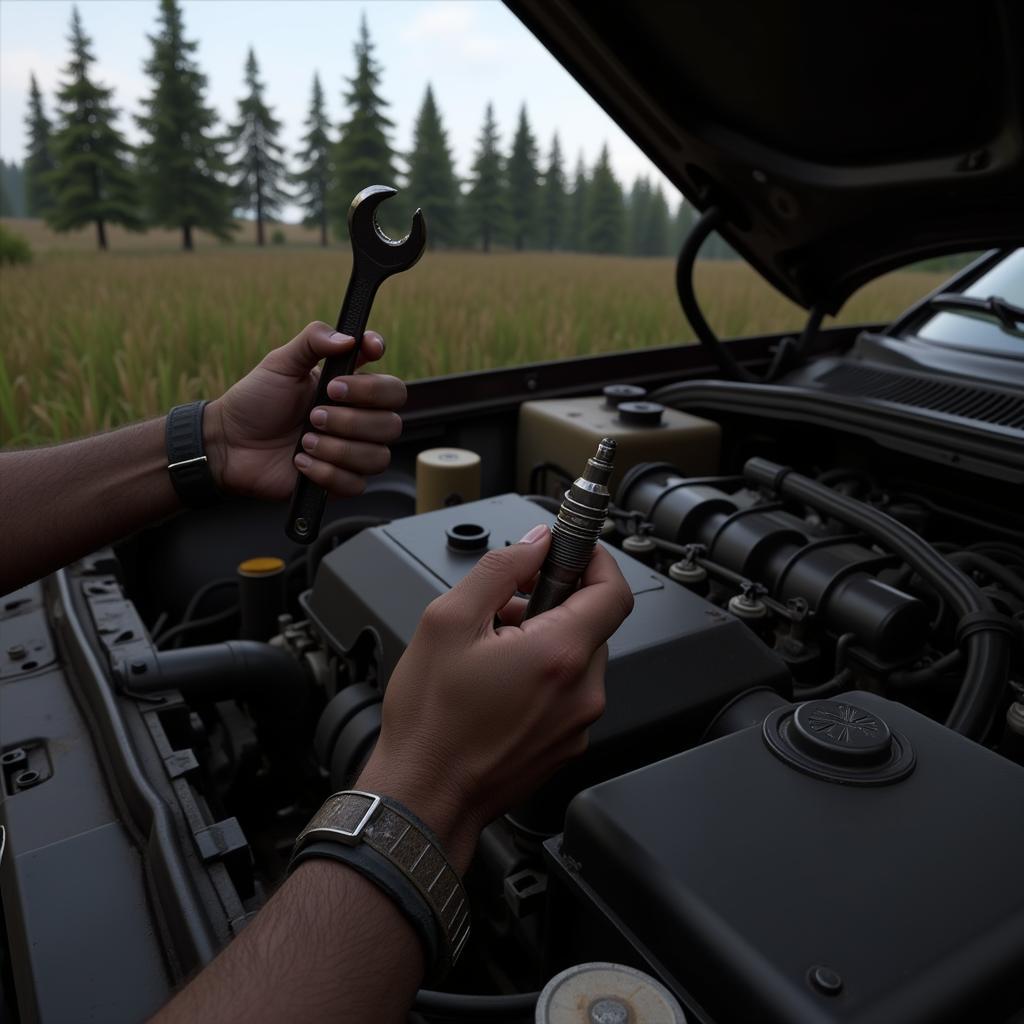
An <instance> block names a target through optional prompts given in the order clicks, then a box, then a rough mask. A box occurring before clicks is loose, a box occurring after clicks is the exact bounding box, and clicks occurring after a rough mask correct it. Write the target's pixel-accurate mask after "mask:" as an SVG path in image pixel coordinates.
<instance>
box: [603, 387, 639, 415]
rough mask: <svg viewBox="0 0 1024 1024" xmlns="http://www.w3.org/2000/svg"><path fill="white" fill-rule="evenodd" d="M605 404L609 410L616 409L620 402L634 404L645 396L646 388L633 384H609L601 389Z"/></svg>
mask: <svg viewBox="0 0 1024 1024" xmlns="http://www.w3.org/2000/svg"><path fill="white" fill-rule="evenodd" d="M601 394H603V395H604V400H605V403H606V404H607V405H608V407H609V408H611V409H615V408H618V406H619V404H620V403H621V402H635V401H637V400H638V399H641V398H643V397H644V395H646V394H647V388H641V387H637V386H636V385H635V384H609V385H607V386H606V387H605V388H603V389H602V391H601Z"/></svg>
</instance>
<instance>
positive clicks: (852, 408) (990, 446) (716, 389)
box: [656, 380, 1024, 483]
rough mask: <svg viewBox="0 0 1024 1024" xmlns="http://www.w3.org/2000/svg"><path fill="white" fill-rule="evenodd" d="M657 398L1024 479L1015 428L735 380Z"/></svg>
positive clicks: (694, 384)
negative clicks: (804, 425)
mask: <svg viewBox="0 0 1024 1024" xmlns="http://www.w3.org/2000/svg"><path fill="white" fill-rule="evenodd" d="M656 399H657V400H658V401H660V402H663V403H664V404H665V405H669V406H672V407H674V408H686V409H696V408H699V409H714V410H720V411H723V412H733V413H742V414H744V415H749V416H765V417H767V418H770V419H789V420H801V421H803V422H808V423H815V424H818V425H821V426H827V427H830V428H833V429H837V430H844V431H847V432H850V433H854V434H859V435H861V436H864V437H868V438H871V440H873V441H875V442H876V443H878V444H879V445H881V446H882V447H885V448H893V449H896V450H899V451H906V452H910V453H912V454H914V455H917V456H919V457H922V458H927V459H928V460H929V461H931V462H937V463H941V464H943V465H954V466H958V467H959V468H962V469H968V470H972V471H974V472H976V473H981V474H983V475H985V476H991V477H995V478H996V479H1000V480H1005V481H1008V482H1013V483H1024V445H1022V444H1021V441H1020V432H1019V431H1008V430H1007V431H1002V432H1000V431H999V430H998V429H988V430H986V429H983V428H982V427H981V426H980V425H979V426H977V427H974V426H971V425H970V424H967V423H964V422H952V421H949V420H945V419H942V418H939V417H936V416H928V415H927V414H925V413H923V412H919V411H917V410H915V409H911V408H899V407H896V406H892V407H888V406H886V405H884V404H883V403H880V402H873V401H871V399H869V398H861V397H858V398H856V399H848V398H845V397H844V396H842V395H836V394H833V393H831V392H827V391H809V390H805V389H803V388H794V387H786V386H779V385H771V384H744V383H740V382H737V381H717V380H698V381H689V382H686V383H683V384H680V385H678V386H675V387H672V388H671V389H665V391H664V392H663V393H661V394H658V395H656Z"/></svg>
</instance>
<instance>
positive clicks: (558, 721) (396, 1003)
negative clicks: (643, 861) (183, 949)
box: [157, 526, 633, 1024]
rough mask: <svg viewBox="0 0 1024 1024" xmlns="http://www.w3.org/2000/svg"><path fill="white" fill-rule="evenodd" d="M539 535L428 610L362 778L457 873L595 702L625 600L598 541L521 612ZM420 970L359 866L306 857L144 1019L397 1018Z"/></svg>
mask: <svg viewBox="0 0 1024 1024" xmlns="http://www.w3.org/2000/svg"><path fill="white" fill-rule="evenodd" d="M549 541H550V534H549V532H548V529H547V527H546V526H541V527H537V528H535V529H534V530H531V531H530V533H528V534H527V535H526V536H525V537H524V538H523V541H522V542H521V543H519V544H513V545H512V546H511V547H507V548H505V549H504V550H501V551H491V552H489V553H488V554H487V555H485V556H484V557H483V558H482V559H481V560H480V562H479V564H478V565H477V566H476V568H475V569H474V570H473V571H472V572H471V573H470V574H469V575H468V576H467V577H466V578H465V579H464V580H463V581H462V582H461V583H460V584H459V585H458V586H456V587H454V588H452V590H451V591H449V592H448V593H447V594H445V595H444V596H443V597H440V598H438V599H437V600H436V601H434V602H433V603H432V604H431V605H430V606H429V607H428V608H427V610H426V612H425V613H424V615H423V619H422V620H421V622H420V626H419V628H418V629H417V631H416V635H415V636H414V637H413V639H412V642H411V643H410V644H409V648H408V650H406V652H405V654H404V655H403V657H402V660H401V661H400V662H399V663H398V666H397V667H396V669H395V671H394V672H393V673H392V676H391V681H390V682H389V683H388V689H387V693H386V695H385V697H384V724H383V729H382V730H381V735H380V739H379V740H378V742H377V746H376V747H375V749H374V752H373V754H372V756H371V757H370V761H369V763H368V764H367V766H366V767H365V768H364V769H363V772H362V774H361V775H360V777H359V782H358V786H359V787H360V788H362V789H367V790H370V791H376V792H378V793H382V794H384V795H386V796H390V797H393V798H394V799H397V800H400V801H401V802H402V803H404V804H406V805H407V806H408V807H409V808H410V809H411V810H412V811H414V812H415V813H416V814H417V815H419V816H420V817H421V818H422V819H423V820H424V821H425V822H426V823H427V824H428V825H429V826H431V828H432V829H433V830H434V831H435V832H436V833H437V835H438V837H439V838H440V840H441V842H442V843H443V844H444V847H445V851H446V852H447V854H448V856H449V857H450V858H451V859H452V862H453V864H454V866H455V867H456V868H458V869H459V870H460V871H464V870H465V868H466V867H467V865H468V864H469V860H470V857H471V856H472V852H473V846H474V845H475V843H476V838H477V834H478V833H479V831H480V829H481V827H482V826H483V825H485V824H486V823H487V822H488V821H490V820H491V819H492V818H494V817H495V816H496V815H498V814H500V813H501V812H502V811H503V810H505V809H507V808H509V807H511V806H513V805H515V804H516V803H518V802H520V801H521V800H522V799H523V798H524V797H526V796H528V795H529V794H530V793H531V792H532V791H533V790H534V789H535V788H536V787H537V786H538V785H539V784H540V783H541V782H543V781H544V779H546V778H547V776H548V775H550V774H551V772H553V771H554V770H555V769H556V768H557V767H558V766H559V765H560V764H562V763H563V762H564V761H567V760H568V759H569V758H570V757H573V756H574V755H576V754H580V753H582V751H583V750H584V748H585V747H586V745H587V727H588V726H589V725H590V723H591V722H593V721H594V720H595V719H597V718H598V717H600V715H601V712H602V711H603V710H604V669H605V663H606V661H607V648H606V647H605V641H606V640H607V639H608V637H610V636H611V635H612V633H614V632H615V630H616V629H618V627H619V625H620V624H621V622H622V620H623V619H624V618H625V617H626V616H627V615H628V614H629V612H630V610H631V609H632V607H633V595H632V594H631V593H630V590H629V587H628V586H627V584H626V581H625V580H624V579H623V578H622V573H621V572H619V567H618V566H617V565H616V564H615V559H613V558H612V556H611V555H610V554H608V552H607V551H605V549H604V548H602V547H601V546H600V545H598V548H597V550H596V551H595V552H594V557H593V560H592V561H591V563H590V567H589V568H588V569H587V571H586V573H585V574H584V576H583V585H582V587H581V588H580V589H579V590H578V591H577V592H576V593H575V594H573V595H572V596H571V597H570V598H569V599H568V600H567V601H566V602H565V604H563V605H560V606H559V607H557V608H552V609H551V611H548V612H544V613H543V614H542V615H538V616H537V617H536V618H533V619H529V620H528V621H526V622H522V616H523V612H524V611H525V608H526V602H525V601H523V600H522V598H519V597H516V596H514V595H515V592H516V591H517V590H527V589H529V587H530V585H531V584H532V582H533V579H534V577H535V576H536V575H537V571H538V570H539V569H540V566H541V562H543V561H544V556H545V554H547V550H548V544H549ZM495 614H498V615H499V616H500V618H501V622H502V625H499V626H498V627H497V628H496V627H495V624H494V617H495ZM296 964H299V965H301V970H296V969H295V965H296ZM422 974H423V957H422V950H421V947H420V943H419V940H418V939H417V938H416V934H415V932H414V931H413V929H412V927H411V925H410V924H409V923H408V921H406V920H405V919H404V917H403V916H402V915H401V913H400V912H399V910H398V908H397V907H396V905H395V904H394V903H393V902H392V900H391V899H390V898H389V897H388V896H386V895H384V893H382V892H381V891H380V890H379V889H378V888H376V886H375V885H374V884H373V883H372V882H370V881H368V880H367V879H365V878H363V877H362V876H361V875H360V874H359V873H358V872H356V871H353V870H350V869H349V868H346V867H343V866H341V865H338V864H332V863H330V862H329V861H325V860H311V861H308V862H307V863H305V864H302V865H300V866H299V868H298V869H297V870H296V871H295V873H294V874H293V875H292V876H291V877H290V878H289V879H288V880H287V881H286V882H285V883H284V885H282V886H281V888H280V889H279V890H278V891H277V893H276V894H275V895H274V897H273V899H271V901H270V902H269V904H268V905H267V906H266V907H265V908H264V909H263V910H262V911H260V913H259V914H258V915H257V917H256V920H255V921H253V922H252V923H251V924H249V925H247V926H246V929H245V931H244V932H242V934H241V935H240V936H239V937H238V938H237V939H235V941H234V942H233V943H231V945H230V946H228V948H227V949H226V950H225V951H224V952H223V953H222V954H221V955H220V956H219V957H218V958H217V960H216V961H214V963H213V964H212V965H211V966H210V967H208V968H207V969H206V970H205V971H203V973H202V974H200V975H199V977H198V978H196V979H195V980H194V981H193V982H192V983H191V984H190V985H189V986H188V987H187V988H185V989H184V990H183V991H182V992H180V993H179V994H178V996H177V997H176V998H175V999H174V1000H173V1001H172V1002H171V1003H170V1005H169V1006H167V1007H165V1008H164V1010H163V1011H162V1012H161V1013H160V1014H159V1015H158V1017H157V1020H158V1021H159V1022H160V1024H177V1022H179V1021H182V1022H184V1021H189V1022H195V1021H217V1024H231V1022H234V1021H239V1022H242V1021H244V1022H247V1024H253V1022H263V1021H278V1020H285V1019H287V1020H289V1021H320V1020H327V1019H342V1018H344V1019H345V1020H360V1021H361V1020H373V1021H388V1022H391V1021H395V1022H398V1021H403V1020H405V1019H406V1014H407V1012H408V1008H409V1004H410V1003H411V1002H412V998H413V993H414V992H415V991H416V987H417V985H419V983H420V980H421V978H422Z"/></svg>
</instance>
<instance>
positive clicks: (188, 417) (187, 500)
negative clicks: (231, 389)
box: [165, 402, 220, 508]
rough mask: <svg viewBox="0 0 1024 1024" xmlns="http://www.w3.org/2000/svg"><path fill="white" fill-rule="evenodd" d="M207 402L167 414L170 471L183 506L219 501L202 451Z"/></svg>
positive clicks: (190, 403) (166, 433)
mask: <svg viewBox="0 0 1024 1024" xmlns="http://www.w3.org/2000/svg"><path fill="white" fill-rule="evenodd" d="M208 404H209V403H208V402H189V403H188V404H187V405H176V406H175V407H174V408H173V409H172V410H171V411H170V412H169V413H168V414H167V425H166V430H165V438H166V445H167V472H168V473H169V474H170V477H171V483H172V484H173V485H174V490H175V491H176V492H177V494H178V497H179V498H181V501H182V503H183V504H185V505H188V506H190V507H191V508H203V507H205V506H206V505H212V504H213V503H214V502H215V501H217V500H218V499H219V498H220V492H219V491H218V490H217V485H216V484H215V483H214V482H213V474H212V473H211V472H210V465H209V463H208V462H207V459H206V450H205V449H204V448H203V409H205V408H206V406H207V405H208Z"/></svg>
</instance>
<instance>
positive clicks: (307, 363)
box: [263, 320, 356, 377]
mask: <svg viewBox="0 0 1024 1024" xmlns="http://www.w3.org/2000/svg"><path fill="white" fill-rule="evenodd" d="M355 343H356V342H355V338H351V337H349V336H348V335H347V334H339V333H338V332H337V331H336V330H335V329H334V328H333V327H330V326H328V325H327V324H325V323H324V322H323V321H321V320H315V321H314V322H313V323H311V324H307V325H306V326H305V327H304V328H303V329H302V330H301V331H300V332H299V333H298V334H296V335H295V337H294V338H292V340H291V341H289V342H288V343H287V344H286V345H282V346H281V347H280V348H275V349H274V351H273V352H270V353H269V354H268V355H267V357H266V358H265V359H264V360H263V365H264V367H266V369H268V370H271V371H273V372H274V373H281V374H284V375H285V376H287V377H305V376H306V375H307V374H308V373H309V371H310V370H312V369H313V367H314V366H316V364H317V363H319V362H320V360H321V359H323V358H324V357H325V356H340V355H342V354H343V353H345V352H347V351H349V349H351V348H352V346H353V345H354V344H355Z"/></svg>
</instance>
